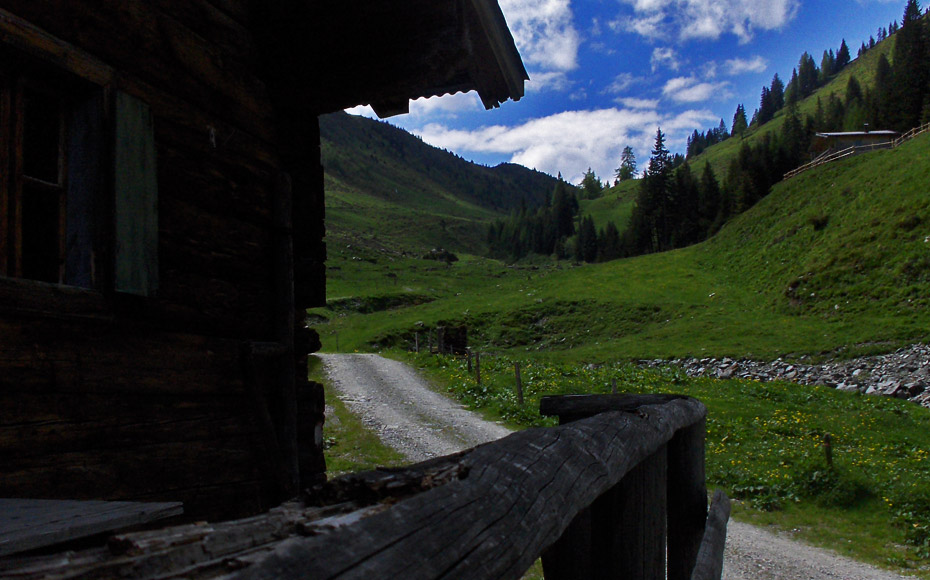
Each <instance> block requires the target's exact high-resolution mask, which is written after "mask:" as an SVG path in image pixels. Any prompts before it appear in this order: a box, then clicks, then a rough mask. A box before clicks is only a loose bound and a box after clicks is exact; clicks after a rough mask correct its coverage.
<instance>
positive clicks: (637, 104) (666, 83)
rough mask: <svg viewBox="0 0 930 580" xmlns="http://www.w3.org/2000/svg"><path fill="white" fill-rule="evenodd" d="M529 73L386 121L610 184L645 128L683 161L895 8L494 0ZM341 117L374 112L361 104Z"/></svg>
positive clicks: (466, 149) (484, 157) (849, 3)
mask: <svg viewBox="0 0 930 580" xmlns="http://www.w3.org/2000/svg"><path fill="white" fill-rule="evenodd" d="M499 1H500V5H501V8H502V10H503V11H504V15H505V17H506V18H507V21H508V23H509V25H510V28H511V31H512V32H513V34H514V38H515V40H516V43H517V48H518V49H519V50H520V53H521V55H522V56H523V61H524V63H525V65H526V68H527V70H528V71H529V74H530V77H531V80H530V82H528V83H527V84H526V96H524V97H523V99H521V100H520V101H519V102H507V103H504V104H503V105H502V106H501V108H500V109H495V110H492V111H485V110H484V108H483V107H482V106H481V104H480V101H479V100H478V98H477V96H476V95H475V93H468V94H458V95H450V96H446V97H442V98H434V99H421V100H418V101H414V102H412V103H411V110H410V113H409V114H407V115H401V116H397V117H392V118H391V119H390V120H389V122H391V123H392V124H394V125H397V126H399V127H402V128H404V129H406V130H408V131H410V132H411V133H414V134H416V135H419V136H420V137H422V138H423V140H424V141H426V142H427V143H430V144H432V145H435V146H437V147H442V148H445V149H449V150H451V151H454V152H455V153H457V154H459V155H461V156H462V157H465V158H466V159H470V160H473V161H476V162H478V163H483V164H486V165H496V164H498V163H502V162H514V163H519V164H521V165H525V166H527V167H531V168H534V169H538V170H540V171H544V172H546V173H549V174H551V175H556V174H557V173H560V172H561V173H562V175H563V176H564V177H565V178H566V179H568V180H569V181H572V182H575V183H577V182H579V181H580V179H581V176H582V174H583V173H584V171H585V170H586V169H587V168H588V167H591V168H593V169H594V171H595V173H596V174H597V175H598V176H599V177H600V178H601V179H602V180H605V179H607V178H610V179H611V180H612V179H613V176H614V170H615V169H616V167H617V166H618V165H619V159H620V151H621V150H622V149H623V147H625V146H627V145H629V146H631V147H633V149H634V152H635V154H636V159H637V162H638V164H639V168H640V169H642V168H644V167H645V166H646V163H647V162H648V158H649V153H650V150H651V148H652V144H653V142H654V140H655V133H656V128H657V127H661V128H662V131H663V132H664V133H666V135H667V145H668V147H669V149H671V150H672V151H673V152H680V153H684V148H685V144H686V140H687V137H688V136H689V135H690V134H691V132H692V131H694V130H695V129H697V130H699V131H704V130H706V129H709V128H711V127H716V126H717V124H718V123H719V122H720V119H723V120H724V122H725V123H726V125H727V127H728V128H729V125H730V123H731V121H732V120H733V113H734V112H735V111H736V106H737V104H739V103H743V105H744V106H745V107H746V110H747V114H748V115H751V114H752V112H753V111H754V110H755V109H756V108H757V107H758V106H759V96H760V93H761V91H762V87H763V86H767V85H769V84H770V83H771V80H772V77H773V75H774V74H775V73H778V74H779V76H780V77H781V78H782V80H784V81H785V82H787V81H788V79H790V77H791V71H792V69H793V68H795V67H796V66H797V62H798V59H799V57H800V56H801V53H802V52H804V51H807V52H808V53H810V54H811V55H812V56H813V57H814V61H815V62H817V63H818V65H819V63H820V59H821V57H822V56H823V51H824V50H828V49H833V50H834V52H835V51H836V50H837V49H838V48H839V46H840V42H841V41H842V40H843V39H844V38H845V39H846V43H847V45H848V46H849V49H850V52H851V54H852V57H853V58H855V57H856V53H857V52H858V49H859V46H860V45H861V43H862V42H863V41H866V42H868V39H869V36H870V35H871V36H877V32H878V29H879V27H887V26H888V24H889V23H890V22H892V21H894V20H900V18H901V15H902V14H903V13H904V6H905V3H906V2H905V0H818V1H817V2H814V1H813V0H583V1H579V0H499ZM350 112H353V113H356V114H363V115H367V116H374V115H373V113H372V112H371V110H370V109H369V108H367V107H358V108H356V109H353V110H352V111H350Z"/></svg>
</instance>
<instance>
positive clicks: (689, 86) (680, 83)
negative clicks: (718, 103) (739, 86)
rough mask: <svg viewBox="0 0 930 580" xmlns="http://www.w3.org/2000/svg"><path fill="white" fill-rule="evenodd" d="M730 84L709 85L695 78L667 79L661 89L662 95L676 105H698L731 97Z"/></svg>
mask: <svg viewBox="0 0 930 580" xmlns="http://www.w3.org/2000/svg"><path fill="white" fill-rule="evenodd" d="M729 87H730V83H727V82H720V83H710V82H706V81H701V80H698V79H697V78H695V77H676V78H673V79H669V80H668V81H667V82H666V83H665V86H664V87H662V94H663V95H665V96H666V97H668V98H670V99H672V100H673V101H675V102H677V103H700V102H703V101H710V100H714V99H726V98H729V97H730V96H731V92H730V88H729Z"/></svg>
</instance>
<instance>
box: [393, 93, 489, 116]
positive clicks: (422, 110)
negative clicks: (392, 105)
mask: <svg viewBox="0 0 930 580" xmlns="http://www.w3.org/2000/svg"><path fill="white" fill-rule="evenodd" d="M483 110H484V106H483V105H482V104H481V100H480V99H479V98H478V93H476V92H475V91H469V92H467V93H455V94H454V95H443V96H441V97H430V98H428V99H417V100H415V101H410V116H411V117H413V118H417V117H426V116H429V117H430V118H435V117H436V116H437V115H444V116H451V117H455V116H457V115H458V114H460V113H470V112H473V111H483Z"/></svg>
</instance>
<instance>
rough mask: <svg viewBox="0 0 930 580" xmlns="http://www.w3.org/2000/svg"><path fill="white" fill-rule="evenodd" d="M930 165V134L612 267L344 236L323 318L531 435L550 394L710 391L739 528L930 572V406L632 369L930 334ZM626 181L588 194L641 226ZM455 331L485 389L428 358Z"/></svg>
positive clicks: (712, 439) (336, 239)
mask: <svg viewBox="0 0 930 580" xmlns="http://www.w3.org/2000/svg"><path fill="white" fill-rule="evenodd" d="M928 154H930V135H925V136H923V137H919V138H917V139H915V140H913V141H911V142H909V143H908V144H906V145H904V146H902V147H899V148H898V149H895V150H892V151H878V152H873V153H869V154H866V155H862V156H859V157H856V158H853V159H849V160H846V161H842V162H839V163H836V164H832V165H828V166H825V167H821V168H818V169H816V170H812V171H810V172H808V173H805V174H803V175H801V176H799V177H797V178H794V179H792V180H789V181H788V182H784V183H781V184H779V185H777V186H776V187H775V188H774V189H773V191H772V193H771V194H770V195H769V196H768V197H766V198H765V199H763V200H762V201H761V202H759V203H758V204H757V205H756V206H755V207H753V208H752V209H751V210H749V211H748V212H746V213H745V214H743V215H742V216H740V217H738V218H735V219H734V220H732V221H731V222H730V223H728V224H727V225H726V226H725V227H724V228H723V230H722V231H721V232H720V233H719V234H718V235H717V236H716V237H714V238H713V239H711V240H708V241H707V242H704V243H702V244H698V245H696V246H692V247H689V248H685V249H682V250H677V251H673V252H667V253H662V254H655V255H649V256H641V257H638V258H634V259H628V260H620V261H615V262H610V263H606V264H596V265H579V264H574V263H571V262H553V261H552V260H550V259H548V258H538V259H536V260H534V261H527V262H521V263H519V264H505V263H501V262H498V261H494V260H489V259H486V258H482V257H479V256H475V255H471V254H467V253H460V254H459V255H458V257H459V258H460V259H459V261H457V262H454V263H451V264H446V263H444V262H437V261H434V260H427V259H423V257H422V254H419V253H418V252H416V251H411V250H397V249H394V248H391V247H388V246H387V245H385V244H383V243H380V242H379V241H378V240H376V239H373V238H372V237H368V236H365V235H351V234H350V233H348V232H338V231H336V232H331V234H330V235H331V238H330V243H329V256H330V260H329V269H328V277H329V281H328V292H329V301H328V306H327V307H326V308H321V309H315V310H313V311H311V313H310V321H311V323H312V324H313V326H314V328H315V329H316V330H317V331H318V332H319V333H320V335H321V338H322V341H323V345H324V350H326V351H354V350H358V351H380V350H385V351H387V352H388V353H389V354H390V355H391V356H398V357H402V358H407V359H408V360H410V361H411V362H413V363H414V364H415V365H416V366H418V367H420V368H421V369H422V370H423V372H425V373H427V374H429V375H430V376H432V377H433V379H434V380H435V382H436V384H437V385H439V388H441V389H444V390H447V391H448V392H449V393H450V394H452V395H453V396H455V397H457V398H459V399H460V400H462V401H463V402H465V403H466V404H467V405H469V406H471V407H473V408H475V409H479V410H482V411H484V412H487V413H490V414H491V415H493V416H496V417H501V418H503V419H505V420H506V421H509V422H510V423H511V424H512V425H513V426H515V427H522V426H528V425H540V424H551V422H550V420H548V419H544V418H541V417H539V415H538V413H537V409H538V398H539V397H540V396H541V395H543V394H558V393H573V392H609V389H610V385H611V383H612V381H614V380H616V381H617V384H618V388H619V390H621V391H625V392H671V393H683V394H688V395H691V396H695V397H697V398H699V399H701V400H702V401H704V402H705V404H706V405H707V406H708V409H709V412H710V419H709V422H708V444H707V451H708V456H707V461H708V478H709V483H710V485H711V486H712V487H719V488H722V489H724V490H726V491H727V492H728V493H729V494H730V495H731V496H732V497H735V498H737V499H738V500H739V501H738V503H737V507H736V512H735V514H736V517H738V518H740V519H745V520H749V521H753V522H756V523H759V524H763V525H769V524H771V525H774V526H777V527H778V528H780V529H783V530H789V531H791V533H792V534H793V535H795V536H797V537H800V538H803V539H805V540H807V541H810V542H812V543H815V544H818V545H823V546H827V547H830V548H832V549H835V550H837V551H839V552H840V553H843V554H847V555H850V556H852V557H854V558H857V559H860V560H864V561H868V562H872V563H875V564H878V565H881V566H885V567H890V568H894V569H897V570H907V571H909V572H912V573H915V574H918V575H919V576H920V577H924V578H930V572H928V565H930V484H927V483H926V482H928V481H930V477H928V476H930V459H928V451H927V450H930V411H928V410H927V409H923V408H920V407H917V406H915V405H913V404H911V403H907V402H901V401H897V400H890V399H885V398H876V397H865V396H858V395H851V394H846V393H840V392H836V391H834V390H831V389H827V388H819V387H802V386H798V385H794V384H791V383H769V384H762V383H757V382H752V381H743V380H728V381H719V380H713V379H705V378H701V379H696V378H688V377H685V376H683V375H681V374H680V373H678V372H676V371H674V370H665V371H647V370H643V369H640V368H638V367H636V366H634V365H631V364H629V361H631V360H635V359H639V358H674V357H683V356H716V357H720V356H731V357H751V358H758V359H774V358H777V357H783V358H787V359H793V358H798V357H800V356H802V355H803V356H807V357H809V358H814V359H816V358H825V357H832V356H841V357H842V356H855V355H859V354H866V353H874V352H881V351H888V350H892V349H894V348H896V347H898V346H901V345H904V344H908V343H912V342H920V341H926V340H928V339H930V336H928V335H930V330H928V329H930V314H928V309H927V305H928V304H927V301H928V296H930V185H928V184H930V166H928V164H927V163H926V159H927V158H928ZM622 187H623V186H621V188H614V189H612V190H608V195H606V196H605V197H604V198H602V199H599V200H593V201H586V202H584V205H585V207H586V211H592V212H595V213H610V212H614V213H613V214H612V215H616V216H620V215H622V212H623V211H626V209H624V208H623V199H624V197H623V192H622V191H617V190H621V189H622ZM611 192H613V193H611ZM410 247H414V244H411V245H410ZM448 324H455V325H458V324H464V325H467V326H468V331H469V343H470V346H471V347H472V349H473V350H474V351H478V352H481V353H483V358H482V376H483V377H484V378H485V380H484V381H483V382H482V384H481V385H478V384H477V383H476V381H475V380H474V377H472V376H469V375H468V374H467V373H466V372H465V369H464V362H463V361H461V360H457V359H453V358H448V357H436V356H430V355H425V354H424V355H413V354H410V352H409V351H410V350H412V348H413V345H414V343H415V341H416V340H419V341H420V344H421V345H423V344H425V343H426V342H427V340H428V336H429V334H430V332H431V331H432V330H433V329H435V328H436V327H437V326H442V325H448ZM515 361H519V362H521V364H522V366H523V369H524V370H523V383H524V389H525V395H526V402H525V404H524V405H522V406H520V405H518V404H517V402H516V395H515V393H514V392H513V383H514V380H513V376H512V373H513V363H514V362H515ZM328 425H329V424H328ZM826 434H830V435H831V436H832V437H833V459H834V464H833V466H832V467H830V466H827V465H826V463H825V458H824V455H823V437H824V435H826ZM351 437H353V436H352V435H351V434H345V435H337V436H336V439H337V440H346V441H349V440H350V438H351ZM352 445H354V443H350V444H348V445H343V449H345V448H347V447H352ZM337 447H338V446H337ZM349 454H350V455H351V454H352V452H350V453H349ZM388 459H389V458H388ZM375 462H377V460H376V461H375ZM369 465H370V463H369ZM350 468H351V466H350Z"/></svg>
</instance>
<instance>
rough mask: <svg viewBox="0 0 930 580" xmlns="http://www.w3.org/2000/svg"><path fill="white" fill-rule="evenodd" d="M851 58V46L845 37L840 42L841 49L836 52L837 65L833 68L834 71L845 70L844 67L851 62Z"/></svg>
mask: <svg viewBox="0 0 930 580" xmlns="http://www.w3.org/2000/svg"><path fill="white" fill-rule="evenodd" d="M873 46H874V44H873ZM850 60H851V59H850V55H849V47H848V46H846V39H845V38H844V39H843V41H842V42H841V43H840V49H839V50H838V51H837V52H836V65H835V67H834V69H833V70H834V72H840V71H841V70H843V68H844V67H845V66H846V65H847V64H849V61H850Z"/></svg>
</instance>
